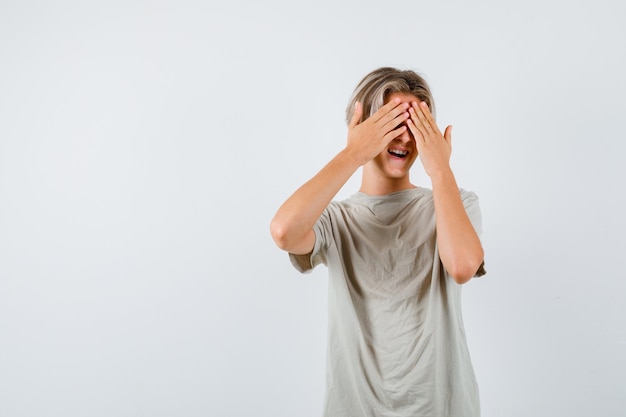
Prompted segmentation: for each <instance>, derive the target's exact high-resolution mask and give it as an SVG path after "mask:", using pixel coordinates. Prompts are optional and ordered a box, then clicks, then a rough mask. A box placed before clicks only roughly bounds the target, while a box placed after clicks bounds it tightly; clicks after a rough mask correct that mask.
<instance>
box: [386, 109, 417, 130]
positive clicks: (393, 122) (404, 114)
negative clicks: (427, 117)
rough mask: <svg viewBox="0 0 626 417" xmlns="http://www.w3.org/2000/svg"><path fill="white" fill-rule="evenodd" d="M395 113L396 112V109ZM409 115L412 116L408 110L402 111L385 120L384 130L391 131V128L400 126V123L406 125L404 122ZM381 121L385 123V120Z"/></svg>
mask: <svg viewBox="0 0 626 417" xmlns="http://www.w3.org/2000/svg"><path fill="white" fill-rule="evenodd" d="M393 113H394V114H395V113H396V112H395V111H394V112H393ZM390 114H391V113H390ZM409 117H411V116H410V115H409V113H408V112H406V111H402V113H400V114H398V115H397V116H395V117H394V118H393V119H390V120H388V121H386V122H384V123H385V124H384V125H383V130H385V131H387V132H388V131H391V130H393V129H395V128H397V127H399V126H400V125H404V122H405V121H406V120H407V119H408V118H409ZM381 123H383V121H381Z"/></svg>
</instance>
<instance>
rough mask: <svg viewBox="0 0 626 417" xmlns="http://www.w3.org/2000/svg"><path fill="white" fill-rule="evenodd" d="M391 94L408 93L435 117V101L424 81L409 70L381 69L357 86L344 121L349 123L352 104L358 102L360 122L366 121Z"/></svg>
mask: <svg viewBox="0 0 626 417" xmlns="http://www.w3.org/2000/svg"><path fill="white" fill-rule="evenodd" d="M393 93H408V94H412V95H414V96H415V97H417V99H418V100H420V101H425V102H426V104H428V108H429V109H430V112H431V113H432V114H433V117H434V116H435V101H434V100H433V96H432V93H431V92H430V88H429V87H428V84H427V83H426V80H425V79H424V78H423V77H422V76H421V75H419V74H417V73H416V72H414V71H411V70H404V71H402V70H398V69H396V68H391V67H383V68H379V69H377V70H374V71H372V72H370V73H369V74H367V75H366V76H365V77H364V78H363V79H362V80H361V81H360V82H359V84H357V86H356V88H355V89H354V92H353V93H352V97H351V98H350V102H349V103H348V107H347V108H346V121H347V122H348V123H350V120H352V115H353V114H354V104H355V103H356V102H357V101H358V102H359V103H361V106H362V108H363V115H362V117H361V121H363V120H366V119H367V118H368V117H370V116H371V115H372V114H374V113H376V111H377V110H378V109H379V108H381V107H382V106H383V105H384V104H385V100H386V99H387V98H389V96H390V95H391V94H393Z"/></svg>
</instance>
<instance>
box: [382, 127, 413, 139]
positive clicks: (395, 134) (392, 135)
mask: <svg viewBox="0 0 626 417" xmlns="http://www.w3.org/2000/svg"><path fill="white" fill-rule="evenodd" d="M407 129H408V128H407V127H406V126H405V125H402V126H399V127H398V128H397V129H394V130H392V131H390V132H387V134H386V135H385V136H384V139H385V142H387V143H389V142H391V141H392V140H394V139H395V138H397V137H398V136H400V135H402V134H403V133H404V131H405V130H407Z"/></svg>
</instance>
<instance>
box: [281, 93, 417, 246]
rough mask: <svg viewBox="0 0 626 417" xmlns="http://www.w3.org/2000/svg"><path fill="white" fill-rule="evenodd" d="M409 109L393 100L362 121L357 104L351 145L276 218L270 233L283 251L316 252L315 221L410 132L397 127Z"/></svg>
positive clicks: (298, 190)
mask: <svg viewBox="0 0 626 417" xmlns="http://www.w3.org/2000/svg"><path fill="white" fill-rule="evenodd" d="M407 108H408V105H407V104H405V103H400V101H399V100H394V101H390V102H389V103H387V104H386V105H385V106H383V107H381V108H380V109H379V110H378V111H377V112H376V113H375V114H373V115H372V116H371V117H369V118H368V119H367V120H365V121H364V122H360V121H361V115H362V114H363V111H362V109H361V105H360V103H357V106H356V108H355V111H354V116H353V117H352V120H351V121H350V124H349V126H348V144H347V146H346V147H345V148H344V149H343V150H342V151H340V152H339V153H338V154H337V155H336V156H335V157H334V158H333V159H332V160H331V161H330V162H329V163H328V164H326V166H324V168H322V170H321V171H319V172H318V173H317V174H316V175H315V176H314V177H313V178H311V179H310V180H309V181H307V182H306V183H305V184H304V185H302V186H301V187H300V188H298V189H297V190H296V191H295V192H294V193H293V194H292V195H291V196H290V197H289V198H288V199H287V201H285V202H284V203H283V205H282V206H281V207H280V208H279V209H278V211H277V212H276V215H275V216H274V218H273V219H272V222H271V225H270V232H271V234H272V237H273V238H274V241H275V242H276V244H277V245H278V247H279V248H281V249H283V250H285V251H288V252H291V253H294V254H299V255H302V254H307V253H310V252H311V251H312V250H313V246H314V245H315V234H314V232H313V226H314V225H315V222H316V221H317V219H319V217H320V216H321V214H322V212H323V211H324V209H325V208H326V207H327V206H328V204H329V203H330V202H331V200H332V199H333V197H334V196H335V195H336V194H337V192H338V191H339V190H340V189H341V187H343V185H344V184H345V183H346V181H348V179H350V177H351V176H352V174H354V172H355V171H356V170H357V169H358V168H359V167H360V166H361V165H363V164H365V163H366V162H368V161H369V160H371V159H372V158H374V157H375V156H376V155H378V154H379V153H380V152H381V151H382V150H383V149H384V147H385V146H387V144H388V143H389V142H390V141H391V140H393V139H394V138H396V137H397V136H399V135H400V134H402V133H403V132H404V131H405V130H406V126H401V127H399V128H398V129H395V127H397V126H398V125H400V124H401V123H403V122H404V121H405V120H406V119H407V118H408V117H409V114H408V113H407V112H406V110H407Z"/></svg>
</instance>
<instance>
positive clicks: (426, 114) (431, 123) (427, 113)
mask: <svg viewBox="0 0 626 417" xmlns="http://www.w3.org/2000/svg"><path fill="white" fill-rule="evenodd" d="M419 107H420V110H421V111H422V114H423V115H424V119H425V120H426V123H428V127H429V128H430V129H432V130H433V131H435V132H438V131H439V128H438V127H437V122H436V121H435V118H434V117H433V115H432V114H431V113H430V109H429V108H428V104H426V102H425V101H422V102H421V103H420V104H419Z"/></svg>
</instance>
